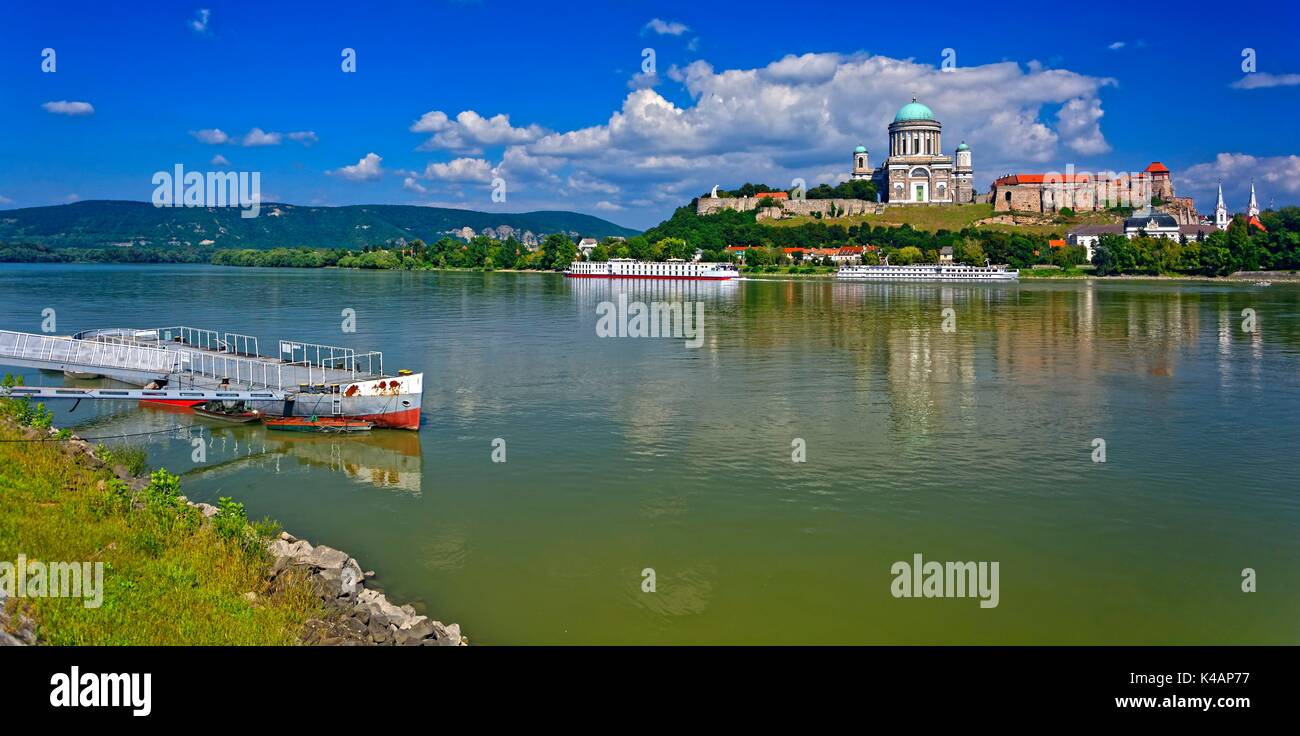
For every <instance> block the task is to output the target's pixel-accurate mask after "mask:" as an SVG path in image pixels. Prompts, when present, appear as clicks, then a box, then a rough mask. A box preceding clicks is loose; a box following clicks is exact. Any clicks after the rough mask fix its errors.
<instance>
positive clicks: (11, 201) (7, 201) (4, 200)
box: [0, 194, 14, 204]
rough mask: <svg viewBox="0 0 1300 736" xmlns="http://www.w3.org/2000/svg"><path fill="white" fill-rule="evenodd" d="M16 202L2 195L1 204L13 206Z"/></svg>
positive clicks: (0, 196) (0, 195)
mask: <svg viewBox="0 0 1300 736" xmlns="http://www.w3.org/2000/svg"><path fill="white" fill-rule="evenodd" d="M13 203H14V201H13V200H12V199H10V198H8V197H6V196H4V195H3V194H0V204H13Z"/></svg>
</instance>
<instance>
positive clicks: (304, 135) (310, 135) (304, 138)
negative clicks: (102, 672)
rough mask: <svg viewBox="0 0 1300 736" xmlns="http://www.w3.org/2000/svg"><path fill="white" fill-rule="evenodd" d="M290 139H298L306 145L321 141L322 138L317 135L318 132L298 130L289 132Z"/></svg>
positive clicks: (297, 140)
mask: <svg viewBox="0 0 1300 736" xmlns="http://www.w3.org/2000/svg"><path fill="white" fill-rule="evenodd" d="M289 140H291V141H296V142H298V143H301V144H303V145H304V146H310V145H311V144H313V143H318V142H320V138H319V137H317V136H316V133H315V132H313V131H310V130H296V131H294V132H292V133H290V134H289Z"/></svg>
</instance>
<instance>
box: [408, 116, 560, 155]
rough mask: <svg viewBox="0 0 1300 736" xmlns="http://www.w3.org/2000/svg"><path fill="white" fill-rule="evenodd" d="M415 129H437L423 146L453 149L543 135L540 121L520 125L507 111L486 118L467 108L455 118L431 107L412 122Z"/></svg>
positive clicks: (474, 148)
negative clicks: (516, 124)
mask: <svg viewBox="0 0 1300 736" xmlns="http://www.w3.org/2000/svg"><path fill="white" fill-rule="evenodd" d="M410 130H411V132H412V133H433V134H434V135H433V137H431V138H430V139H429V140H427V141H425V142H424V144H423V145H421V146H420V148H421V149H422V150H433V149H438V148H442V149H447V150H450V151H462V152H467V153H468V152H478V151H479V150H480V149H481V147H482V146H494V145H513V144H518V143H528V142H531V141H535V140H537V139H538V138H540V137H541V136H543V135H544V134H545V133H546V132H547V131H545V130H544V129H543V128H542V127H541V126H539V125H528V126H526V127H523V128H516V127H514V126H513V125H511V124H510V116H509V115H504V114H497V115H493V116H492V117H490V118H485V117H483V116H482V115H479V114H478V113H477V112H474V111H473V110H465V111H464V112H461V113H460V114H459V115H457V116H456V119H455V120H452V119H451V118H449V117H448V116H447V114H446V113H444V112H442V111H441V110H431V111H429V112H426V113H425V114H424V115H421V116H420V119H419V120H417V121H415V122H414V123H412V124H411V128H410Z"/></svg>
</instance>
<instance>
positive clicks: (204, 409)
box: [194, 401, 262, 424]
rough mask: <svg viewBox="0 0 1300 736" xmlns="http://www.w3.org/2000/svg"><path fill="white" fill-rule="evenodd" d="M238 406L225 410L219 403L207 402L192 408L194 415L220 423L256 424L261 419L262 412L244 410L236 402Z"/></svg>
mask: <svg viewBox="0 0 1300 736" xmlns="http://www.w3.org/2000/svg"><path fill="white" fill-rule="evenodd" d="M238 404H239V406H238V407H237V408H234V409H227V408H226V407H224V406H222V404H221V403H220V402H216V401H209V402H208V403H206V404H201V405H199V406H196V407H194V413H195V414H198V415H199V416H201V417H207V418H209V419H216V420H219V421H222V422H231V423H233V424H247V423H248V422H256V421H257V420H258V419H261V418H262V412H260V411H257V410H256V409H254V410H252V411H248V410H247V409H245V408H244V405H243V402H238Z"/></svg>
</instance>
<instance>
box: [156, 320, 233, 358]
mask: <svg viewBox="0 0 1300 736" xmlns="http://www.w3.org/2000/svg"><path fill="white" fill-rule="evenodd" d="M154 331H155V332H157V333H158V340H159V342H175V341H176V339H177V338H180V343H181V344H182V345H189V346H190V347H195V348H202V349H203V350H214V351H216V352H221V351H222V350H225V349H226V343H225V342H224V341H222V339H221V335H220V334H218V333H217V331H216V330H204V329H201V328H198V327H186V326H185V325H177V326H175V327H159V328H157V329H156V330H154Z"/></svg>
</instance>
